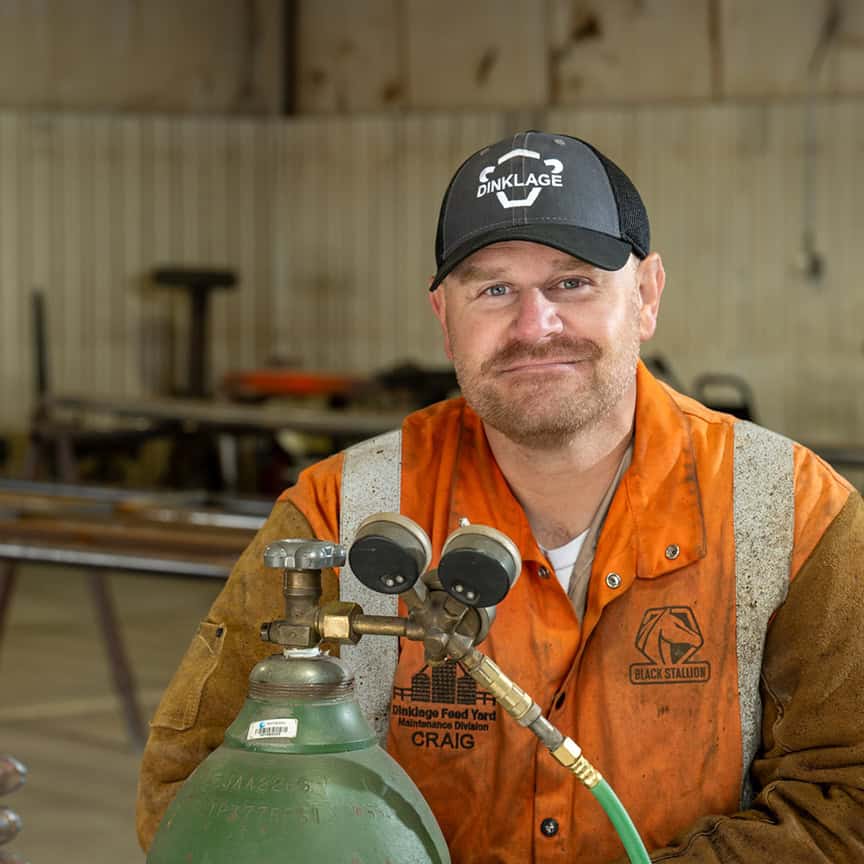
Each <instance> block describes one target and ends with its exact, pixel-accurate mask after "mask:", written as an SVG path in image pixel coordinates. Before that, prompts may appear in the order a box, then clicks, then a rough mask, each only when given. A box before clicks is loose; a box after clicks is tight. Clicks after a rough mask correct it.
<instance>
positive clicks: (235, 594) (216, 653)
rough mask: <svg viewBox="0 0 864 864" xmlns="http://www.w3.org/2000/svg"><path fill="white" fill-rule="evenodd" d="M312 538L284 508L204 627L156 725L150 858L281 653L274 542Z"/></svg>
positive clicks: (146, 761)
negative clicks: (275, 625)
mask: <svg viewBox="0 0 864 864" xmlns="http://www.w3.org/2000/svg"><path fill="white" fill-rule="evenodd" d="M312 536H313V533H312V529H311V528H310V527H309V523H308V522H307V521H306V519H305V518H304V517H303V515H302V514H301V513H300V511H299V510H298V509H297V508H296V507H295V506H294V505H293V504H292V503H290V502H288V501H285V502H280V503H278V504H276V506H275V507H274V509H273V512H272V513H271V514H270V516H269V518H268V519H267V522H266V523H265V524H264V526H263V527H262V528H261V530H260V531H259V532H258V534H257V535H256V536H255V538H254V539H253V540H252V542H251V543H250V544H249V546H248V547H247V549H246V551H245V552H244V553H243V555H242V556H241V557H240V559H239V560H238V562H237V564H236V565H235V567H234V569H233V571H232V572H231V575H230V577H229V579H228V581H227V582H226V584H225V587H224V589H223V590H222V592H221V593H220V594H219V596H218V597H217V598H216V600H215V602H214V603H213V606H212V607H211V608H210V611H209V613H208V615H207V618H205V619H204V621H202V622H201V623H200V625H199V627H198V632H197V633H196V634H195V637H194V638H193V640H192V644H191V645H190V646H189V649H188V651H187V652H186V655H185V656H184V658H183V660H182V662H181V663H180V666H179V668H178V669H177V672H176V673H175V674H174V677H173V679H172V680H171V683H170V684H169V685H168V689H167V690H166V691H165V694H164V695H163V697H162V701H161V702H160V703H159V707H158V708H157V709H156V713H155V714H154V716H153V719H152V721H151V722H150V736H149V738H148V740H147V746H146V747H145V750H144V756H143V759H142V761H141V770H140V773H139V778H138V804H137V819H136V821H137V828H138V840H139V843H140V844H141V848H142V849H144V850H145V851H147V849H149V847H150V844H151V842H152V840H153V836H154V834H155V833H156V829H157V828H158V826H159V822H160V821H161V819H162V816H163V814H164V812H165V810H166V808H167V807H168V805H169V804H170V803H171V801H172V800H173V798H174V795H175V794H176V793H177V790H178V789H179V788H180V786H181V785H182V784H183V781H184V780H186V778H187V777H188V776H189V775H190V774H191V773H192V771H194V770H195V768H196V767H197V765H198V763H199V762H201V761H202V760H203V759H205V758H206V757H207V756H208V755H209V754H210V753H211V752H212V751H213V750H215V749H216V748H217V747H218V746H219V745H220V744H221V743H222V738H223V736H224V734H225V729H226V728H227V727H228V726H229V725H230V723H231V722H232V720H233V719H234V717H235V716H236V714H237V713H238V711H239V710H240V708H241V706H242V704H243V701H244V699H245V698H246V689H247V681H248V677H249V672H250V671H251V669H252V667H253V666H254V665H255V664H256V663H257V662H258V661H259V660H262V659H263V658H264V657H266V656H267V655H269V654H272V653H274V646H273V645H268V644H266V643H264V642H262V641H261V638H260V636H259V626H260V624H261V623H262V622H263V621H270V620H273V619H275V618H281V617H282V614H283V612H284V605H283V602H282V581H281V578H280V576H279V573H278V572H276V571H273V570H269V569H267V568H265V567H264V564H263V552H264V547H265V546H266V545H267V544H268V543H272V542H273V541H274V540H281V539H285V538H289V537H312ZM336 590H337V589H336V580H335V576H334V575H333V574H332V573H330V572H328V573H325V591H324V599H330V598H332V597H334V596H335V594H336Z"/></svg>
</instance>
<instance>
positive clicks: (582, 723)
mask: <svg viewBox="0 0 864 864" xmlns="http://www.w3.org/2000/svg"><path fill="white" fill-rule="evenodd" d="M436 258H437V263H438V271H437V273H436V276H435V278H434V279H433V281H432V284H431V289H432V294H431V297H432V306H433V309H434V311H435V314H436V316H437V318H438V320H439V322H440V324H441V327H442V330H443V333H444V340H445V346H446V350H447V353H448V355H449V356H450V357H451V358H452V360H453V362H454V365H455V368H456V371H457V374H458V377H459V382H460V386H461V389H462V393H463V396H464V399H457V400H451V401H448V402H443V403H439V404H438V405H435V406H432V407H431V408H428V409H425V410H423V411H421V412H418V413H416V414H414V415H411V416H410V417H408V418H407V419H406V421H405V422H404V424H403V427H402V430H401V440H400V442H399V449H398V450H397V451H396V454H395V455H394V459H400V458H401V484H400V487H399V501H400V509H401V512H402V513H403V514H404V515H406V516H408V517H410V518H412V519H414V520H415V521H416V522H418V523H419V524H420V525H422V526H423V528H424V529H425V530H426V531H427V533H428V534H429V535H430V537H431V539H432V545H433V550H434V556H433V564H434V563H436V562H437V557H438V555H439V554H440V549H441V546H442V544H443V541H444V539H445V538H446V536H447V535H448V534H449V533H450V532H451V531H452V530H453V529H454V528H455V527H456V526H457V525H458V524H459V521H460V519H462V518H468V519H469V520H470V521H471V522H472V523H475V524H476V523H481V524H488V525H492V526H494V527H497V528H498V529H500V530H502V531H503V532H504V533H506V534H507V535H508V536H510V537H511V538H512V539H513V541H514V542H515V543H516V544H517V546H518V547H519V550H520V553H521V555H522V560H523V562H524V563H523V571H522V574H521V576H520V579H519V580H518V581H517V583H516V585H515V586H514V588H513V589H512V591H511V592H510V594H509V596H508V597H507V598H506V600H505V601H504V602H502V603H501V604H500V606H499V608H498V615H497V618H496V621H495V624H494V626H493V628H492V631H491V634H490V636H489V638H488V639H487V641H486V642H485V643H484V645H483V650H484V651H486V652H487V653H488V654H489V655H490V656H491V657H492V658H493V659H495V660H496V662H497V663H498V664H499V665H500V666H501V667H502V669H503V670H504V671H505V672H506V673H507V674H508V675H509V676H510V677H512V678H513V679H514V680H515V681H516V682H518V683H519V684H520V685H521V686H522V687H523V688H524V689H526V690H527V691H528V692H529V693H530V694H531V695H532V696H533V697H534V699H535V700H536V701H537V702H538V703H539V704H540V705H541V706H542V707H543V709H544V711H546V712H547V713H548V715H549V717H550V719H551V720H552V721H553V722H554V723H555V724H556V725H557V726H558V727H559V728H560V729H561V730H562V731H564V732H565V733H566V734H568V735H570V736H571V737H572V738H574V739H575V740H576V741H577V742H578V743H579V744H580V745H581V746H582V748H583V750H584V751H585V753H586V755H587V756H588V758H589V759H590V760H591V762H592V763H593V764H594V765H596V766H597V768H598V769H599V770H600V771H601V772H602V773H603V774H604V776H605V777H606V778H607V779H608V780H609V782H610V784H611V785H612V786H613V788H615V789H616V791H617V792H618V794H619V796H620V797H621V799H622V801H623V803H624V804H625V806H626V807H627V808H628V810H629V812H630V814H631V816H632V817H633V819H634V822H635V823H636V825H637V826H638V828H639V830H640V832H641V834H642V836H643V838H644V839H645V842H646V845H647V846H648V847H649V849H653V850H655V851H654V852H653V853H652V858H653V860H654V861H676V862H700V864H701V862H732V861H748V862H749V861H758V862H762V861H766V862H767V861H771V862H781V861H782V862H784V864H789V862H808V864H810V862H818V861H824V862H844V861H861V860H864V769H862V765H864V640H862V636H861V629H862V628H861V626H860V613H861V609H862V608H864V604H862V599H864V597H862V595H864V504H862V501H861V498H860V496H859V495H858V494H857V493H856V492H854V491H853V490H852V488H851V486H850V485H849V484H848V483H847V482H846V481H845V480H843V479H842V478H840V477H839V476H838V475H836V474H835V473H834V472H833V471H832V470H831V469H830V468H828V467H827V466H826V465H825V464H824V463H823V462H821V461H820V460H819V459H818V458H817V457H816V456H815V455H814V454H812V453H810V452H809V451H807V450H805V449H804V448H802V447H800V446H799V445H797V444H792V442H789V441H787V440H786V439H783V438H781V437H780V436H776V435H774V434H773V433H769V432H767V431H766V430H761V429H759V428H758V427H754V426H752V425H750V424H747V423H739V422H737V421H736V420H735V419H734V418H732V417H729V416H727V415H722V414H717V413H714V412H712V411H709V410H708V409H706V408H705V407H704V406H702V405H700V404H698V403H696V402H694V401H693V400H691V399H688V398H686V397H684V396H681V395H680V394H677V393H674V392H673V391H671V390H670V389H668V388H667V387H665V386H664V385H662V384H660V383H659V382H658V381H656V380H655V379H653V378H652V377H651V375H650V374H649V373H648V371H647V370H646V369H645V367H644V366H643V365H641V364H640V363H639V361H638V357H639V347H640V344H641V342H644V341H645V340H647V339H649V338H650V337H651V336H652V335H653V333H654V329H655V325H656V321H657V313H658V309H659V304H660V299H661V295H662V292H663V287H664V280H665V277H664V272H663V265H662V263H661V260H660V257H659V256H658V255H657V254H656V253H651V252H650V251H649V230H648V220H647V216H646V213H645V209H644V206H643V204H642V201H641V199H640V197H639V194H638V192H637V191H636V189H635V188H634V187H633V185H632V184H631V182H630V181H629V179H628V178H627V177H626V176H625V175H624V174H623V172H622V171H621V170H620V169H619V168H617V166H615V165H614V164H613V163H612V162H611V161H610V160H608V159H607V158H606V157H605V156H603V155H602V154H600V153H599V152H597V151H596V150H595V149H594V148H592V147H591V146H590V145H588V144H586V143H585V142H582V141H579V140H577V139H574V138H570V137H568V136H564V135H545V134H541V133H537V132H528V133H523V134H519V135H515V136H514V137H512V138H510V139H507V140H505V141H502V142H499V143H498V144H495V145H493V146H491V147H487V148H485V149H483V150H481V151H479V152H478V153H475V154H474V155H473V156H471V157H470V158H469V159H468V160H467V161H466V162H465V163H463V165H462V166H461V167H460V169H459V170H458V172H457V173H456V175H455V176H454V178H453V180H452V181H451V184H450V186H449V188H448V190H447V192H446V194H445V197H444V202H443V204H442V207H441V214H440V219H439V225H438V236H437V242H436ZM345 464H346V459H345V457H344V455H343V454H339V455H337V456H334V457H331V458H330V459H328V460H326V461H324V462H322V463H320V464H319V465H317V466H314V467H313V468H311V469H310V470H309V471H307V472H305V473H304V474H303V475H302V476H301V478H300V481H299V482H298V484H297V485H296V486H295V487H292V488H291V489H289V490H288V491H287V492H286V493H285V494H284V495H283V496H282V498H281V499H280V503H279V504H277V506H276V508H275V509H274V512H273V515H272V516H271V517H270V519H269V520H268V523H267V525H266V526H265V527H264V528H263V529H262V531H261V532H260V534H259V535H258V537H257V538H256V540H255V541H254V542H253V544H252V545H251V546H250V548H249V550H247V552H246V553H245V554H244V556H243V557H242V558H241V560H240V562H239V563H238V565H237V568H236V569H235V571H234V573H233V574H232V576H231V579H230V580H229V582H228V584H227V585H226V588H225V590H224V591H223V593H222V594H221V595H220V597H219V599H217V601H216V603H215V604H214V606H213V609H212V610H211V613H210V615H209V616H208V619H207V620H205V621H204V622H203V623H202V624H201V628H200V630H199V633H198V635H197V636H196V639H195V640H194V641H193V644H192V647H191V648H190V650H189V653H188V654H187V656H186V658H185V659H184V661H183V664H182V666H181V667H180V670H179V671H178V673H177V675H176V677H175V679H174V681H173V682H172V684H171V686H170V687H169V689H168V691H167V693H166V695H165V697H164V698H163V701H162V704H161V705H160V707H159V709H158V711H157V713H156V716H155V718H154V721H153V727H152V733H151V738H150V741H149V744H148V748H147V751H146V753H145V756H144V761H143V765H142V773H141V786H140V798H139V832H140V836H141V839H142V843H143V844H144V845H145V846H146V845H147V843H149V840H150V838H151V837H152V834H153V832H154V831H155V828H156V826H157V824H158V820H159V819H160V818H161V814H162V812H163V810H164V808H165V806H167V803H168V801H169V800H170V799H171V797H172V796H173V794H174V792H175V791H176V788H177V786H178V785H179V784H180V783H182V781H183V780H184V779H185V778H186V777H187V776H188V774H189V773H190V772H191V771H192V769H193V768H194V767H195V765H196V764H197V763H198V762H199V761H200V760H201V759H202V758H204V757H205V756H206V755H207V754H208V753H209V752H210V751H211V750H212V749H213V748H214V747H216V746H218V744H219V743H220V742H221V739H222V734H223V731H224V729H225V727H226V725H227V724H228V723H229V722H230V721H231V719H232V718H233V716H234V714H235V713H236V711H237V710H238V709H239V707H240V705H241V703H242V701H243V698H244V695H245V682H246V676H247V674H248V672H249V670H250V668H251V667H252V665H253V664H254V662H255V661H256V660H258V659H260V658H261V657H262V656H264V655H265V654H266V653H268V652H267V646H261V645H260V644H259V642H258V635H257V634H258V631H257V627H258V623H259V622H260V621H264V620H269V619H271V618H275V617H277V616H278V615H279V613H280V609H281V603H280V595H279V585H278V580H277V579H274V578H272V575H267V574H266V573H265V572H264V570H263V566H262V563H261V552H262V550H263V548H264V546H265V545H266V544H267V543H268V542H270V541H272V540H275V539H277V538H282V537H292V536H313V535H314V536H318V537H320V538H322V539H338V538H339V533H340V532H339V522H340V516H341V515H344V514H342V509H343V505H344V502H341V501H340V493H341V488H342V482H343V479H342V472H343V467H344V466H345ZM344 506H347V505H344ZM342 539H343V541H350V537H343V538H342ZM460 674H461V673H460V671H459V670H458V668H457V667H453V666H450V667H444V668H443V669H442V668H441V667H439V668H438V669H436V670H434V671H433V670H429V669H427V668H426V667H425V666H424V662H423V655H422V647H421V646H419V645H418V644H416V643H411V642H407V641H406V642H404V644H402V645H401V650H400V655H399V661H398V666H397V668H396V671H395V681H394V690H393V707H394V710H393V711H392V714H391V718H390V726H389V736H388V740H387V746H388V749H389V750H390V752H391V753H392V754H393V755H394V756H395V757H396V758H397V759H398V760H399V761H400V762H401V764H402V765H403V766H404V767H405V768H406V770H407V771H408V772H409V773H410V774H411V775H412V777H413V779H414V780H415V782H416V783H417V784H418V786H419V787H420V789H421V791H422V792H423V793H424V795H425V796H426V798H427V800H428V801H429V802H430V804H431V806H432V808H433V810H434V811H435V813H436V816H437V817H438V819H439V822H440V823H441V826H442V829H443V831H444V834H445V837H446V838H447V841H448V844H449V846H450V849H451V854H452V856H453V860H454V862H457V864H500V862H506V864H516V862H520V864H522V862H529V861H534V862H553V861H554V862H562V861H574V862H575V861H579V862H607V861H612V860H615V859H617V858H619V857H620V856H621V848H620V845H619V843H618V841H617V838H616V837H615V835H614V832H613V831H612V829H611V827H610V826H609V825H608V823H607V822H606V819H605V817H604V816H603V814H602V812H601V811H600V809H599V807H598V806H597V805H596V803H595V802H594V801H593V799H592V798H591V796H590V794H589V793H588V792H587V791H586V790H585V789H584V788H582V787H581V786H580V785H579V784H578V783H577V782H576V781H575V779H574V778H572V777H570V776H569V775H567V774H566V773H565V772H563V771H562V769H561V768H560V767H559V766H558V765H557V764H555V763H554V762H553V761H552V760H551V758H549V756H548V754H546V753H545V751H544V750H543V749H542V748H538V746H537V744H536V741H535V740H534V739H533V737H532V736H531V735H529V734H528V733H527V732H526V731H525V730H524V729H522V728H520V727H518V726H517V725H516V724H515V723H513V722H512V721H510V719H509V718H507V717H506V716H504V715H503V713H502V712H500V711H496V710H494V707H490V706H488V705H487V704H485V703H484V702H483V700H482V694H474V697H473V700H472V699H471V698H468V697H466V696H465V694H466V693H468V696H469V697H470V696H471V693H469V692H468V691H469V690H470V688H469V687H464V686H463V687H462V691H461V694H462V698H461V699H458V698H457V697H456V695H455V694H456V693H457V691H458V690H459V686H460V682H461V681H462V678H461V677H460ZM436 676H437V677H436ZM397 702H398V703H399V710H396V706H397ZM412 702H414V703H422V705H423V706H425V707H427V708H432V709H435V710H436V712H437V713H436V715H435V716H436V718H437V721H436V724H432V723H428V724H426V726H425V727H424V726H423V725H418V724H417V723H405V722H403V719H402V718H403V717H404V716H405V711H404V710H403V709H404V708H405V707H406V706H408V707H410V703H412ZM455 703H458V705H457V704H455ZM468 703H470V704H468ZM466 704H468V710H467V713H466V714H465V715H464V716H463V717H462V719H461V720H459V719H458V718H459V717H460V712H461V711H463V710H465V709H464V708H463V705H466Z"/></svg>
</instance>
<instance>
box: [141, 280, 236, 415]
mask: <svg viewBox="0 0 864 864" xmlns="http://www.w3.org/2000/svg"><path fill="white" fill-rule="evenodd" d="M153 281H154V282H155V283H156V284H157V285H166V286H168V287H170V288H180V289H182V290H185V291H186V293H187V294H188V296H189V340H188V350H189V353H188V355H187V366H186V370H187V371H186V387H185V388H184V389H182V390H181V391H180V392H179V393H178V394H177V395H178V396H188V397H192V398H193V399H194V398H205V397H207V396H209V395H210V381H209V365H210V364H209V362H208V361H209V357H210V345H209V341H208V339H209V333H210V293H211V292H212V291H217V290H219V289H228V288H233V287H234V286H235V285H236V284H237V274H236V273H235V272H234V271H233V270H212V269H200V268H189V267H157V268H156V269H155V270H154V271H153Z"/></svg>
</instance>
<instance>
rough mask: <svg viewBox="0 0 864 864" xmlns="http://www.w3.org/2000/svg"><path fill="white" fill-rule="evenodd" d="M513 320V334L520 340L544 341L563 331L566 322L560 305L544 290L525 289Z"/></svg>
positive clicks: (530, 341)
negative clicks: (563, 319)
mask: <svg viewBox="0 0 864 864" xmlns="http://www.w3.org/2000/svg"><path fill="white" fill-rule="evenodd" d="M515 314H516V317H515V318H514V320H513V336H514V338H515V339H518V340H519V341H520V342H527V343H529V344H530V343H532V342H542V341H543V339H546V338H547V337H549V336H554V335H557V334H558V333H561V332H563V330H564V322H563V321H562V320H561V317H560V315H559V313H558V305H557V304H556V303H554V302H553V301H552V300H550V299H549V298H548V297H547V296H546V295H545V294H544V293H543V292H542V291H538V290H530V291H523V292H522V293H521V294H520V296H519V303H518V306H517V307H516V313H515Z"/></svg>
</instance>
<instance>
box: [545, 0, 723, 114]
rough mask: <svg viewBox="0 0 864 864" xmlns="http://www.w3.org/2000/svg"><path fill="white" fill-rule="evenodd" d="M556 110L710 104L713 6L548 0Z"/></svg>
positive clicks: (667, 0) (551, 95)
mask: <svg viewBox="0 0 864 864" xmlns="http://www.w3.org/2000/svg"><path fill="white" fill-rule="evenodd" d="M547 7H548V8H547V15H548V18H549V26H548V44H547V45H546V53H547V61H548V64H549V88H548V92H547V93H546V96H545V99H544V100H541V101H545V102H547V103H548V104H550V105H604V104H610V103H616V102H618V103H622V102H623V103H630V104H635V103H639V102H642V101H653V102H658V101H659V102H668V101H693V100H702V99H708V98H710V97H711V95H712V76H713V63H714V59H713V57H714V50H715V46H714V45H712V43H711V38H710V37H711V28H710V22H709V13H710V5H709V0H643V2H634V0H603V2H580V3H574V2H572V0H547Z"/></svg>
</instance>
